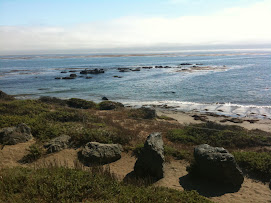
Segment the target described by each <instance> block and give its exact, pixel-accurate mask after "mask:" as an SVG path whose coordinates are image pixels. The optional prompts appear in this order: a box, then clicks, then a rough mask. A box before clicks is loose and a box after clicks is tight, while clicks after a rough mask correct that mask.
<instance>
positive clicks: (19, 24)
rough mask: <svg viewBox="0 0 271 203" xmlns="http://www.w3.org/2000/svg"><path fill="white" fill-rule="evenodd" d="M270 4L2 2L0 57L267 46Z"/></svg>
mask: <svg viewBox="0 0 271 203" xmlns="http://www.w3.org/2000/svg"><path fill="white" fill-rule="evenodd" d="M270 21H271V0H227V1H225V0H137V1H130V0H129V1H127V0H0V54H12V53H14V54H16V53H35V52H44V53H54V52H59V51H60V52H61V51H65V52H71V53H72V52H73V51H76V50H77V51H78V50H82V51H84V50H85V51H88V50H100V49H121V48H123V49H125V48H138V47H140V48H141V49H144V48H150V47H182V46H186V47H189V46H206V45H214V46H215V45H233V44H238V45H248V44H250V45H254V44H261V45H267V44H271V26H270Z"/></svg>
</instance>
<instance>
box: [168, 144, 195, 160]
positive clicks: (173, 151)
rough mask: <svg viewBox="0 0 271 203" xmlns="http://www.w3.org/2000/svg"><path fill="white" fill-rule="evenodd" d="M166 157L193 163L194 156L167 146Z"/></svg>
mask: <svg viewBox="0 0 271 203" xmlns="http://www.w3.org/2000/svg"><path fill="white" fill-rule="evenodd" d="M165 155H166V156H172V157H174V158H176V159H178V160H182V159H185V160H187V161H191V160H192V159H193V154H192V153H191V152H189V151H187V150H178V149H175V148H174V147H171V146H168V145H165Z"/></svg>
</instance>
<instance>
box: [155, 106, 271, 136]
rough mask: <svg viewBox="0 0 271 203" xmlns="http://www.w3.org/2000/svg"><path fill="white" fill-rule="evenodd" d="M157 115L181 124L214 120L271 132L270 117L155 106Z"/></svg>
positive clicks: (224, 123)
mask: <svg viewBox="0 0 271 203" xmlns="http://www.w3.org/2000/svg"><path fill="white" fill-rule="evenodd" d="M155 109H156V112H157V115H158V116H162V115H165V116H167V117H170V118H173V119H175V120H176V121H178V122H179V123H180V124H184V125H186V124H199V123H203V122H206V121H212V122H216V123H219V124H223V125H238V126H241V127H243V128H245V129H248V130H253V129H259V130H263V131H266V132H271V120H270V119H267V118H266V119H255V118H250V117H243V118H241V117H240V118H235V117H229V116H220V115H217V114H212V113H200V112H196V111H189V112H182V111H176V110H171V109H161V108H155Z"/></svg>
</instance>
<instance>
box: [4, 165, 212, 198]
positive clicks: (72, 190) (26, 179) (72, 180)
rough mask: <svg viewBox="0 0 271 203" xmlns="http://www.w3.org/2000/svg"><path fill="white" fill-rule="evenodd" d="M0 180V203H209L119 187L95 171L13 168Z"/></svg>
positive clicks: (185, 194) (171, 192)
mask: <svg viewBox="0 0 271 203" xmlns="http://www.w3.org/2000/svg"><path fill="white" fill-rule="evenodd" d="M0 177H1V181H0V201H1V202H125V203H126V202H195V203H196V202H210V201H209V200H208V199H206V198H204V197H202V196H200V195H199V194H198V193H197V192H195V191H183V192H180V191H177V190H172V189H168V188H163V187H153V186H144V185H140V186H139V185H132V184H127V183H126V184H125V183H120V182H118V181H117V180H116V179H115V178H114V177H113V176H112V175H111V174H110V173H109V172H106V171H102V170H99V169H98V170H97V169H95V168H94V169H92V170H91V171H83V170H80V169H68V168H63V167H61V168H59V167H51V168H42V169H29V168H12V169H4V170H1V171H0Z"/></svg>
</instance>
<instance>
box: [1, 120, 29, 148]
mask: <svg viewBox="0 0 271 203" xmlns="http://www.w3.org/2000/svg"><path fill="white" fill-rule="evenodd" d="M32 138H33V136H32V134H31V129H30V128H29V127H28V126H27V125H26V124H24V123H21V124H18V125H17V126H16V127H8V128H3V129H1V130H0V143H2V144H5V145H15V144H18V143H23V142H27V141H29V140H31V139H32Z"/></svg>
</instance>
